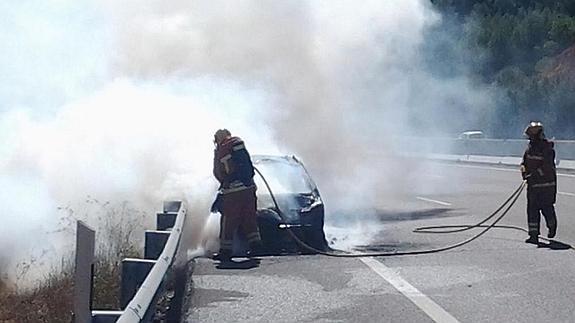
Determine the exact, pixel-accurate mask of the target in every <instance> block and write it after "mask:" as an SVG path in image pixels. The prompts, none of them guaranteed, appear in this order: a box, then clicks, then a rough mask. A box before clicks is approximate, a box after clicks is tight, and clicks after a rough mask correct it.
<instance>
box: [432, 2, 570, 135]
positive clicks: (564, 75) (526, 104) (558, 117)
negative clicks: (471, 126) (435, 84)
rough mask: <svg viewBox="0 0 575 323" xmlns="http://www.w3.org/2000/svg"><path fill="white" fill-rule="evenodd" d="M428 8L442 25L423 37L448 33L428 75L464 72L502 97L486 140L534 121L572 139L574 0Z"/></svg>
mask: <svg viewBox="0 0 575 323" xmlns="http://www.w3.org/2000/svg"><path fill="white" fill-rule="evenodd" d="M431 2H432V3H433V6H434V7H435V8H436V9H437V10H438V11H439V12H440V13H441V14H442V22H441V23H440V24H439V25H438V26H436V27H435V28H434V30H432V31H430V37H436V38H439V39H441V37H438V36H437V35H439V34H440V33H444V34H445V33H446V34H447V35H448V36H444V37H443V38H444V39H443V43H442V45H443V46H444V47H443V48H442V47H441V46H436V47H434V48H433V51H432V52H433V55H434V57H441V60H442V63H443V64H440V65H439V66H441V68H436V69H437V70H436V71H435V72H436V73H442V74H443V75H449V73H455V72H460V70H461V68H460V67H456V66H464V70H465V73H467V74H468V75H469V76H471V77H472V78H473V79H474V81H475V82H478V83H482V84H488V85H489V86H493V87H496V88H498V89H499V90H500V91H501V93H502V96H501V98H498V103H497V113H496V116H493V118H492V120H491V122H490V123H489V129H487V130H488V131H489V132H490V134H491V135H493V136H495V137H517V133H518V129H520V128H521V127H523V126H524V124H525V123H526V122H527V121H529V120H532V119H537V120H542V121H543V122H544V123H545V124H546V125H547V127H548V129H549V132H550V134H551V135H552V136H555V137H556V138H558V139H562V138H570V139H573V138H575V123H574V121H575V1H573V0H558V1H547V0H432V1H431ZM445 38H448V40H446V39H445ZM446 46H447V48H448V49H446ZM450 66H451V67H450ZM455 69H457V70H455Z"/></svg>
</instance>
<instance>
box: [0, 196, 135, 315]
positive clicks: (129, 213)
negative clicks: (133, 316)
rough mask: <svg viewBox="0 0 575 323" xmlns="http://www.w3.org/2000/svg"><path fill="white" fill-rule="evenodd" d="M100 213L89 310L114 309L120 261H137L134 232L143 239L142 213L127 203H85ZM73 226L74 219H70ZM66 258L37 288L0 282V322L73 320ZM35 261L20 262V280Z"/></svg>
mask: <svg viewBox="0 0 575 323" xmlns="http://www.w3.org/2000/svg"><path fill="white" fill-rule="evenodd" d="M86 202H87V203H92V204H94V205H96V206H97V207H98V208H99V209H100V212H98V213H99V214H100V217H99V218H98V220H99V222H100V227H99V229H98V230H97V232H96V244H97V247H96V261H95V265H94V282H93V283H94V285H93V299H92V308H94V309H118V308H119V297H120V274H121V261H122V259H123V258H126V257H138V256H139V255H140V252H139V248H138V247H136V245H135V243H134V241H136V240H137V239H135V236H134V234H135V233H139V235H140V236H143V228H142V222H143V219H144V217H145V213H143V212H140V211H138V210H136V209H134V208H131V207H130V206H129V204H128V203H127V202H124V203H121V204H119V205H117V206H112V205H111V204H110V203H108V202H106V203H100V202H98V201H97V200H95V199H89V200H87V201H86ZM60 210H61V211H63V212H65V213H66V216H67V217H70V218H74V212H73V210H71V209H70V208H69V207H65V208H60ZM68 222H69V223H75V221H68ZM72 259H73V258H72V257H71V256H70V257H68V258H67V260H66V261H65V262H64V263H63V264H62V266H61V269H55V270H52V271H51V272H50V273H48V274H46V275H45V277H44V279H42V281H41V282H39V283H38V284H37V285H36V286H34V287H32V288H28V289H19V288H17V286H15V285H14V286H12V285H11V284H10V283H8V282H7V280H6V279H4V280H2V279H0V322H2V323H28V322H30V323H32V322H34V323H37V322H38V323H43V322H51V323H52V322H71V320H72V306H73V296H72V295H73V285H74V282H73V280H74V278H73V272H74V268H73V265H72V264H73V261H72ZM36 261H37V259H32V260H30V261H29V262H25V263H23V264H22V266H21V267H22V268H25V269H26V270H24V271H22V273H21V276H20V277H18V280H22V281H24V279H25V276H26V273H27V272H28V268H33V267H34V263H35V262H36Z"/></svg>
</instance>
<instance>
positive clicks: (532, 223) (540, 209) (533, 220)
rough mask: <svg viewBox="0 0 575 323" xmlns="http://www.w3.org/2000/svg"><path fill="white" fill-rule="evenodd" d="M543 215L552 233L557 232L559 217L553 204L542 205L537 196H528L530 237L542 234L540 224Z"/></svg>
mask: <svg viewBox="0 0 575 323" xmlns="http://www.w3.org/2000/svg"><path fill="white" fill-rule="evenodd" d="M541 214H543V217H545V223H546V225H547V228H548V229H549V231H550V232H555V231H556V230H557V215H556V214H555V207H554V206H553V203H545V202H544V203H542V201H541V200H540V199H539V198H538V196H536V195H531V196H530V195H529V194H528V195H527V225H528V228H529V236H532V237H536V236H538V235H539V234H540V231H539V223H540V221H541Z"/></svg>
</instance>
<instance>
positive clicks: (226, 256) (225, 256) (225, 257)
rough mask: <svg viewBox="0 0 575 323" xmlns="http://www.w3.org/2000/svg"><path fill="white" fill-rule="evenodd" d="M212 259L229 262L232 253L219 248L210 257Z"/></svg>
mask: <svg viewBox="0 0 575 323" xmlns="http://www.w3.org/2000/svg"><path fill="white" fill-rule="evenodd" d="M212 259H213V260H219V261H220V262H230V261H231V260H232V253H231V252H230V251H228V250H220V252H218V253H216V254H214V255H213V257H212Z"/></svg>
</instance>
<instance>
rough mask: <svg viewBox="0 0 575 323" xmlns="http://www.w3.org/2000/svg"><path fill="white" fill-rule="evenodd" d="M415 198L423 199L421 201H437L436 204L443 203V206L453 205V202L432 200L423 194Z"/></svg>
mask: <svg viewBox="0 0 575 323" xmlns="http://www.w3.org/2000/svg"><path fill="white" fill-rule="evenodd" d="M415 198H416V199H418V200H421V201H425V202H431V203H436V204H439V205H443V206H451V203H449V202H443V201H438V200H432V199H428V198H426V197H421V196H416V197H415Z"/></svg>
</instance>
